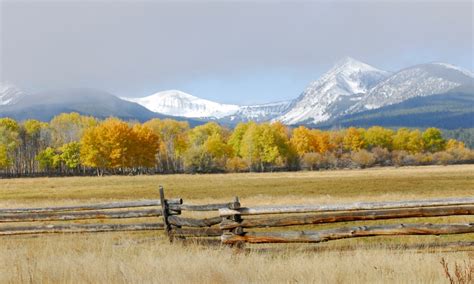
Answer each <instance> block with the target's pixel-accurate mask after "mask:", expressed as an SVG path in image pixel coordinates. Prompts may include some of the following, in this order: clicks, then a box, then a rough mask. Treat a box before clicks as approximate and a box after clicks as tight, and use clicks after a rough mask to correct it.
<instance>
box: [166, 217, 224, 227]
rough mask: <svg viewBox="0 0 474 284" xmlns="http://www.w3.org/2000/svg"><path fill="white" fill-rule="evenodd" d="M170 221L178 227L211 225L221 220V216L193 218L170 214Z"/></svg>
mask: <svg viewBox="0 0 474 284" xmlns="http://www.w3.org/2000/svg"><path fill="white" fill-rule="evenodd" d="M168 222H169V223H170V224H171V225H174V226H178V227H211V226H213V225H217V224H219V223H220V222H221V217H213V218H204V219H193V218H183V217H178V216H169V217H168Z"/></svg>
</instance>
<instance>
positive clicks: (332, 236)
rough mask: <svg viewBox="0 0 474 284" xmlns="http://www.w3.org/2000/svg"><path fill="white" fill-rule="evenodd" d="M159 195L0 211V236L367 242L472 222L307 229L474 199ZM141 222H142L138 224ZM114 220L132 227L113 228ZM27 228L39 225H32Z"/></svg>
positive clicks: (471, 204) (436, 213) (464, 205)
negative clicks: (138, 234) (278, 201)
mask: <svg viewBox="0 0 474 284" xmlns="http://www.w3.org/2000/svg"><path fill="white" fill-rule="evenodd" d="M159 194H160V195H159V199H158V198H157V200H141V201H126V202H110V203H100V204H89V205H73V206H57V207H44V208H3V209H0V236H11V235H24V234H46V233H92V232H120V231H144V230H162V231H164V232H165V234H166V235H167V236H168V237H169V239H170V241H173V240H176V239H184V238H194V237H196V238H207V239H214V240H216V239H219V240H220V242H221V243H222V244H229V245H237V246H241V245H243V244H245V243H252V244H254V243H294V242H299V243H319V242H326V241H331V240H339V239H345V238H357V237H370V236H399V235H444V234H469V233H474V223H473V222H467V223H454V222H451V223H448V224H429V223H420V224H390V225H373V222H372V225H364V224H361V225H356V226H344V227H339V228H334V229H319V230H315V229H314V227H317V226H318V225H319V224H328V223H338V222H364V221H374V220H389V219H402V218H432V217H450V216H472V215H474V197H465V198H446V199H433V200H409V201H394V202H355V203H347V204H332V205H321V204H309V205H275V206H256V207H242V206H241V203H240V201H239V198H237V197H235V198H234V199H233V200H232V201H231V202H227V203H215V204H201V205H198V204H185V203H183V200H182V199H181V198H174V199H166V198H165V195H164V190H163V188H162V187H161V186H160V188H159ZM186 212H191V213H192V212H214V213H215V216H211V217H206V218H196V217H195V216H193V217H192V218H190V217H187V216H183V215H182V214H183V213H186ZM186 214H187V213H186ZM192 214H194V213H192ZM208 215H209V214H206V216H208ZM211 215H212V214H211ZM145 218H146V221H142V219H145ZM122 219H132V220H129V221H127V222H126V223H117V222H118V221H117V220H122ZM448 219H449V218H448ZM113 220H115V221H114V222H111V221H113ZM133 220H135V221H133ZM136 220H139V221H136ZM76 221H80V222H79V223H76ZM97 221H100V222H97ZM473 221H474V220H473ZM35 222H39V223H41V224H39V225H35ZM84 222H96V223H85V224H84ZM359 224H360V223H359ZM291 226H311V230H301V228H298V230H293V231H291V230H287V231H271V228H278V227H291ZM261 228H267V231H249V230H251V229H261Z"/></svg>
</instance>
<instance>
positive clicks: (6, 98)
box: [0, 83, 25, 106]
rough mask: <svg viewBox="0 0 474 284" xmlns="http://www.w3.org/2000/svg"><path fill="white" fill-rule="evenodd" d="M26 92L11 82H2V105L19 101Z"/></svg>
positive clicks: (0, 100) (0, 99)
mask: <svg viewBox="0 0 474 284" xmlns="http://www.w3.org/2000/svg"><path fill="white" fill-rule="evenodd" d="M24 95H25V93H23V91H21V90H20V89H19V88H17V87H16V86H14V85H12V84H9V83H0V106H2V105H12V104H15V103H17V102H18V101H19V100H20V99H21V98H22V97H23V96H24Z"/></svg>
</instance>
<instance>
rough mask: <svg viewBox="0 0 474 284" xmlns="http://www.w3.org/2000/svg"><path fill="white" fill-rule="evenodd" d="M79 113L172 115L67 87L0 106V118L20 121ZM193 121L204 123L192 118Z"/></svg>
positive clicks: (129, 116)
mask: <svg viewBox="0 0 474 284" xmlns="http://www.w3.org/2000/svg"><path fill="white" fill-rule="evenodd" d="M67 112H78V113H80V114H83V115H91V116H94V117H97V118H106V117H110V116H115V117H118V118H121V119H124V120H138V121H141V122H143V121H146V120H149V119H152V118H173V119H177V120H184V119H183V118H179V117H172V116H167V115H163V114H159V113H155V112H152V111H150V110H148V109H146V108H145V107H143V106H141V105H139V104H137V103H133V102H128V101H124V100H121V99H119V98H118V97H116V96H114V95H112V94H110V93H107V92H104V91H100V90H95V89H64V90H54V91H49V92H42V93H37V94H32V95H24V96H22V97H20V98H19V99H18V101H17V102H16V103H14V104H8V105H4V106H0V117H12V118H14V119H17V120H25V119H37V120H41V121H49V120H51V119H52V118H53V117H54V116H56V115H58V114H60V113H67ZM186 120H187V121H190V123H191V124H194V125H196V124H201V122H199V121H195V120H189V119H186Z"/></svg>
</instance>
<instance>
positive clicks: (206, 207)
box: [0, 186, 240, 240]
mask: <svg viewBox="0 0 474 284" xmlns="http://www.w3.org/2000/svg"><path fill="white" fill-rule="evenodd" d="M159 193H160V195H159V199H157V200H140V201H124V202H109V203H97V204H86V205H71V206H55V207H34V208H0V236H11V235H25V234H47V233H93V232H114V231H144V230H162V231H165V233H166V234H167V235H168V236H169V238H170V240H173V239H175V238H179V239H182V238H184V237H187V238H189V237H214V238H215V237H219V238H220V236H221V235H222V232H223V231H222V230H221V229H220V228H219V224H220V223H221V217H220V216H218V214H217V212H218V210H219V209H221V208H227V209H237V208H239V207H240V204H238V203H235V202H229V203H215V204H202V205H199V204H183V200H182V199H181V198H174V199H166V198H165V196H164V190H163V188H162V187H161V186H160V187H159ZM206 211H213V212H215V215H216V216H215V217H211V218H201V219H198V218H187V217H182V216H179V215H181V214H182V212H206ZM142 218H147V221H146V222H138V221H134V222H130V223H128V222H127V223H119V224H117V223H110V222H109V221H112V220H114V219H134V220H141V219H142ZM76 221H81V222H82V221H91V222H97V221H100V223H92V224H82V223H75V222H76ZM35 223H42V224H39V225H35ZM45 223H46V224H45ZM25 224H27V225H25Z"/></svg>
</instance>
